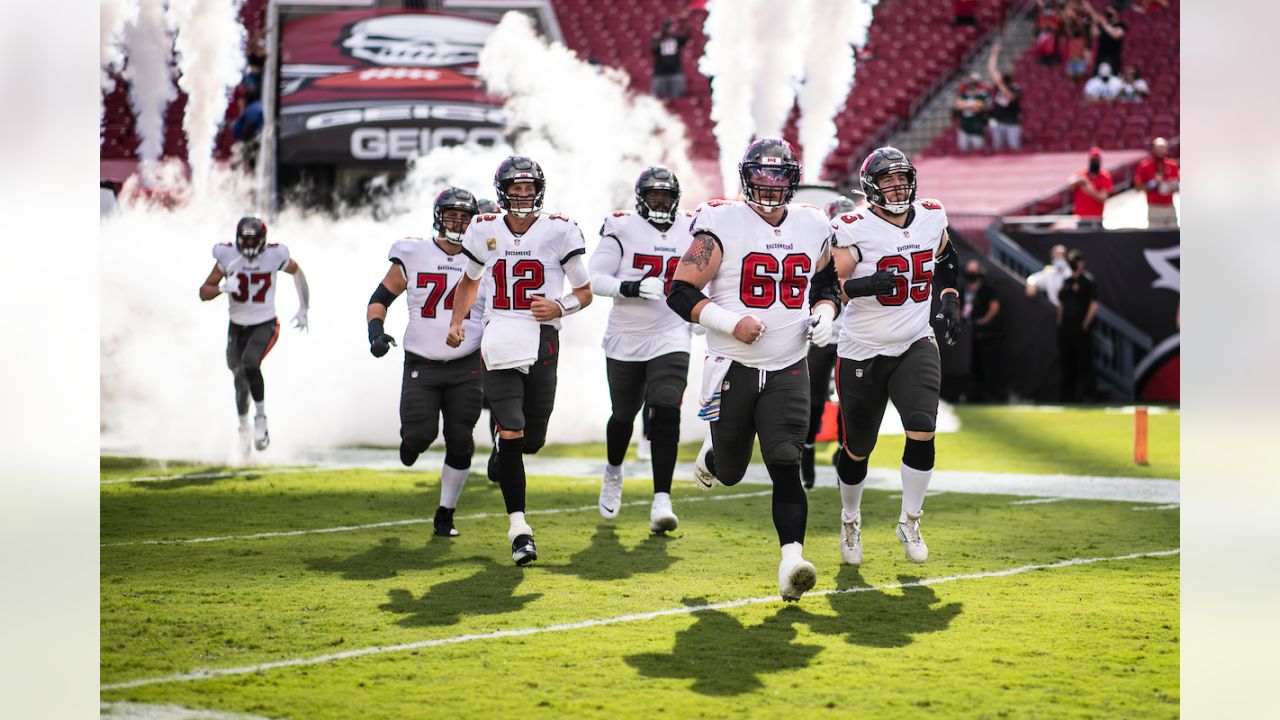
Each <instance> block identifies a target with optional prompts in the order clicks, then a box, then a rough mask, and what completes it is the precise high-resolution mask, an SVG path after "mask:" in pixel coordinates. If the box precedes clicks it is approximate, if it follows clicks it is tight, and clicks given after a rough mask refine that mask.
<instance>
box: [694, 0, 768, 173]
mask: <svg viewBox="0 0 1280 720" xmlns="http://www.w3.org/2000/svg"><path fill="white" fill-rule="evenodd" d="M762 4H763V3H762V0H739V1H731V0H710V2H708V3H707V20H706V22H705V23H704V24H703V32H704V33H705V34H706V36H707V43H706V46H705V48H704V49H703V54H702V58H701V59H700V60H699V61H698V71H699V72H701V73H702V74H703V75H706V76H707V77H709V78H711V120H712V121H713V122H714V123H715V128H714V130H713V133H714V134H715V137H716V145H717V146H718V147H719V149H720V177H721V180H722V182H723V183H724V186H723V191H722V192H723V194H724V195H725V196H726V197H736V196H737V194H738V189H739V188H738V186H739V184H740V183H739V180H738V159H739V158H740V157H741V156H742V151H743V150H744V149H746V147H747V144H748V143H750V142H751V138H752V136H753V135H754V134H755V131H756V127H755V120H754V117H753V115H752V102H753V97H754V87H755V75H756V72H757V71H758V67H757V66H758V63H759V62H761V61H762V60H763V59H764V58H765V57H767V53H766V52H761V51H759V50H760V49H759V48H755V47H754V43H746V42H744V41H743V38H754V37H755V36H756V29H755V28H756V24H755V17H756V15H757V14H758V12H759V6H760V5H762Z"/></svg>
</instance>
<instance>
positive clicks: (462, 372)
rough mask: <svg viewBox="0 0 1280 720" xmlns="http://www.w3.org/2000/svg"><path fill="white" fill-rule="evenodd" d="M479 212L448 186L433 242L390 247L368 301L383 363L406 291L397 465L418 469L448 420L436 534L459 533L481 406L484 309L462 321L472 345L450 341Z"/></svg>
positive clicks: (372, 342)
mask: <svg viewBox="0 0 1280 720" xmlns="http://www.w3.org/2000/svg"><path fill="white" fill-rule="evenodd" d="M478 212H479V208H478V206H477V205H476V198H475V196H474V195H472V194H471V193H470V192H467V191H466V190H463V189H462V188H456V187H450V188H445V189H444V190H443V191H442V192H441V193H440V194H439V195H438V196H436V201H435V206H434V208H433V218H434V222H433V228H434V229H435V237H434V238H431V239H429V240H424V239H422V238H405V239H403V240H400V241H398V242H396V243H395V244H394V245H392V246H391V252H390V253H388V256H387V259H388V260H390V261H391V267H390V268H388V269H387V274H386V277H384V278H382V283H381V284H379V285H378V287H377V289H376V290H374V292H373V296H372V297H370V298H369V308H368V311H367V315H366V318H367V320H368V322H369V352H371V353H373V356H374V357H382V356H383V355H386V354H387V351H388V350H389V349H390V348H391V346H392V345H395V340H394V339H393V338H392V337H391V335H389V334H387V332H386V330H385V328H384V321H385V320H386V317H387V307H388V306H389V305H391V303H392V302H394V301H395V299H396V298H397V297H399V296H400V294H401V293H403V292H405V291H406V290H407V291H408V298H407V300H408V305H409V325H408V327H406V328H405V333H404V376H403V379H402V380H401V386H400V462H402V463H404V464H405V465H413V463H414V462H415V461H416V460H417V459H418V455H420V454H422V453H423V452H425V451H426V449H427V448H428V447H430V445H431V443H432V442H434V441H435V439H436V435H437V434H438V433H439V431H440V416H441V415H443V416H444V467H443V468H441V470H440V505H439V506H438V507H437V508H436V515H435V521H434V526H435V534H436V535H440V536H443V537H452V536H454V535H458V531H457V529H456V528H454V526H453V511H454V510H455V509H456V508H457V506H458V496H459V495H460V494H461V493H462V486H463V484H464V483H466V481H467V474H468V473H467V470H468V469H469V468H470V467H471V456H472V455H473V454H474V452H475V442H474V440H473V439H472V431H473V430H474V428H475V426H476V420H478V419H479V418H480V406H481V404H482V403H483V401H484V391H483V390H482V388H481V384H480V383H481V376H480V337H481V331H482V329H483V328H482V326H481V324H480V319H479V316H480V313H479V310H480V308H477V309H476V311H475V312H472V313H471V315H470V316H468V317H467V318H466V319H465V320H464V321H463V323H464V325H465V326H466V328H467V340H466V342H464V343H462V344H461V345H459V346H458V347H451V346H450V345H448V344H446V343H445V337H446V336H447V335H448V334H449V322H450V320H451V319H452V318H453V304H454V303H453V301H454V292H455V289H456V288H457V285H458V280H459V279H461V278H462V274H463V269H464V268H465V267H466V263H467V258H466V256H465V255H463V254H462V236H463V233H465V232H466V230H467V226H468V225H470V223H471V219H472V218H474V217H475V216H476V214H477V213H478Z"/></svg>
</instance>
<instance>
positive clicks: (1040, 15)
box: [1034, 0, 1062, 65]
mask: <svg viewBox="0 0 1280 720" xmlns="http://www.w3.org/2000/svg"><path fill="white" fill-rule="evenodd" d="M1036 2H1037V4H1038V5H1039V9H1038V12H1037V14H1036V40H1035V43H1034V47H1035V52H1036V59H1037V60H1039V61H1040V64H1041V65H1054V64H1056V63H1057V62H1058V61H1059V60H1060V59H1061V55H1060V54H1059V53H1060V48H1059V47H1058V42H1059V37H1060V35H1061V34H1062V17H1061V16H1060V15H1059V14H1058V6H1057V4H1056V3H1055V2H1054V1H1053V0H1036Z"/></svg>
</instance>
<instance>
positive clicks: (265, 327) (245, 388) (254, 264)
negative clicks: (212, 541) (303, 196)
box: [200, 215, 311, 454]
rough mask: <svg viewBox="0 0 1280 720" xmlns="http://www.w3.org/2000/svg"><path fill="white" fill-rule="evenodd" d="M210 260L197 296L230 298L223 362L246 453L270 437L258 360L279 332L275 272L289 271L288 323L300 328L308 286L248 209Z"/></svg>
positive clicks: (303, 325)
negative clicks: (294, 294)
mask: <svg viewBox="0 0 1280 720" xmlns="http://www.w3.org/2000/svg"><path fill="white" fill-rule="evenodd" d="M213 260H214V264H213V270H211V271H210V272H209V277H207V278H205V281H204V284H203V285H201V286H200V299H201V300H204V301H209V300H212V299H214V298H216V297H218V295H220V294H223V293H226V295H227V297H228V298H229V299H230V308H231V322H230V325H229V326H228V328H227V367H228V368H230V369H231V374H232V376H233V377H234V379H235V387H236V412H237V413H239V415H240V443H241V449H242V450H243V451H244V452H245V453H246V454H247V453H248V451H249V444H250V442H252V443H253V446H254V447H256V448H257V449H259V450H266V449H267V445H268V444H270V442H271V437H270V435H269V434H268V433H267V410H266V385H265V383H264V381H263V379H262V361H263V359H264V358H266V356H267V353H269V352H271V348H272V347H273V346H274V345H275V344H276V338H277V337H278V336H279V335H280V322H279V321H278V320H276V273H277V272H279V271H281V270H283V271H285V272H287V273H289V274H290V275H292V276H293V285H294V288H295V289H296V290H297V291H298V312H297V314H295V315H294V316H293V324H294V327H296V328H298V329H299V330H306V329H307V306H308V305H309V304H310V296H311V291H310V290H309V289H308V288H307V278H306V276H305V275H303V274H302V268H301V267H299V266H298V263H297V261H295V260H294V259H293V258H291V257H289V248H287V247H285V246H284V245H279V244H276V243H268V242H267V224H266V223H265V222H263V221H262V220H261V219H260V218H257V217H254V216H251V215H250V216H246V217H242V218H240V221H239V222H238V223H236V240H235V244H234V245H233V244H232V243H219V244H217V245H214V246H213ZM250 397H252V398H253V403H254V405H255V406H256V408H257V413H255V415H254V418H253V427H252V429H251V428H250V427H249V398H250Z"/></svg>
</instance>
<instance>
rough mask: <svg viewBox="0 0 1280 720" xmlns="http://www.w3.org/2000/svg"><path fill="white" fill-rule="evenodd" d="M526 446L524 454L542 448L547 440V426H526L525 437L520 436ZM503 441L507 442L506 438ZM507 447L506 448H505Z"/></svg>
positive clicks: (529, 453)
mask: <svg viewBox="0 0 1280 720" xmlns="http://www.w3.org/2000/svg"><path fill="white" fill-rule="evenodd" d="M520 440H521V441H523V442H522V444H523V446H524V450H523V452H524V454H525V455H532V454H534V453H536V452H538V451H539V450H541V449H542V446H543V445H545V444H546V442H547V426H546V425H542V426H538V427H530V426H526V427H525V429H524V437H523V438H520ZM503 442H506V441H505V440H504V441H503ZM504 449H505V448H504Z"/></svg>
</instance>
